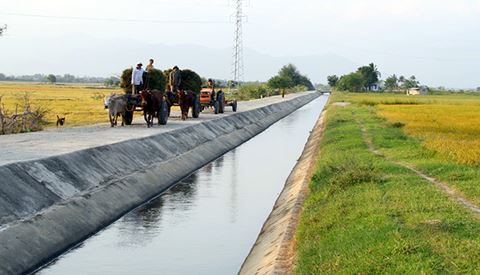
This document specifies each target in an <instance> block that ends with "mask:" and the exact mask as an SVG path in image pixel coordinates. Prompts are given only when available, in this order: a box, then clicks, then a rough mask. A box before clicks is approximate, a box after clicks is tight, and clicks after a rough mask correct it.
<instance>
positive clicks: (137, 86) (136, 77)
mask: <svg viewBox="0 0 480 275" xmlns="http://www.w3.org/2000/svg"><path fill="white" fill-rule="evenodd" d="M142 66H143V65H142V63H138V64H137V67H136V68H135V69H133V71H132V87H133V93H134V94H139V93H140V91H141V90H142V89H143V74H144V73H145V70H143V69H142Z"/></svg>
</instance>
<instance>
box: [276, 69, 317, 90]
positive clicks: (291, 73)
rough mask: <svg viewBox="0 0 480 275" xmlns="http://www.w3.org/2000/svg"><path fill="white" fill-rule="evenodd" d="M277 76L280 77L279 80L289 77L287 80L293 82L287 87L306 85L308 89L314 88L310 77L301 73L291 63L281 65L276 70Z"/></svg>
mask: <svg viewBox="0 0 480 275" xmlns="http://www.w3.org/2000/svg"><path fill="white" fill-rule="evenodd" d="M278 76H279V77H280V79H282V81H281V82H285V81H287V79H289V81H287V82H291V83H293V84H292V86H291V87H288V88H292V87H295V86H304V87H307V89H308V90H315V86H313V83H312V82H311V81H310V79H309V78H308V77H307V76H305V75H302V74H301V73H300V71H299V70H298V69H297V67H295V65H293V64H288V65H285V66H283V67H282V68H281V69H280V71H279V72H278ZM277 80H279V79H277Z"/></svg>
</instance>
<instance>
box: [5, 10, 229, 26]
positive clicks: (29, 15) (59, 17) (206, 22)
mask: <svg viewBox="0 0 480 275" xmlns="http://www.w3.org/2000/svg"><path fill="white" fill-rule="evenodd" d="M0 15H7V16H20V17H33V18H44V19H60V20H81V21H106V22H134V23H163V24H165V23H185V24H230V23H231V22H230V21H212V20H156V19H122V18H113V17H83V16H58V15H45V14H28V13H13V12H0Z"/></svg>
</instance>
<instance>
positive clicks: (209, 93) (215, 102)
mask: <svg viewBox="0 0 480 275" xmlns="http://www.w3.org/2000/svg"><path fill="white" fill-rule="evenodd" d="M200 105H201V106H202V108H201V109H202V111H203V110H204V109H206V108H213V109H214V111H215V114H218V113H220V114H223V112H224V111H225V106H232V111H234V112H236V111H237V105H238V103H237V101H236V100H227V99H226V98H225V93H224V92H223V91H222V90H219V91H218V92H214V90H213V89H212V88H203V89H202V90H201V91H200Z"/></svg>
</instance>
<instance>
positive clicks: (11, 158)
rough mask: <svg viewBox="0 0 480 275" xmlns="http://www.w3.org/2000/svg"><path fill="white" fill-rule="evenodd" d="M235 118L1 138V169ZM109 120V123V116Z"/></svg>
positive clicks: (254, 104) (243, 106)
mask: <svg viewBox="0 0 480 275" xmlns="http://www.w3.org/2000/svg"><path fill="white" fill-rule="evenodd" d="M303 94H305V93H300V94H289V95H286V96H285V99H282V98H281V97H280V96H273V97H268V98H264V99H259V100H252V101H245V102H239V105H238V109H239V112H244V111H248V110H252V109H256V108H260V107H263V106H267V105H270V104H273V103H276V102H279V101H282V100H289V99H293V98H295V97H297V96H299V95H303ZM231 114H233V112H232V111H231V108H230V107H227V108H226V112H225V113H224V114H219V115H215V114H213V113H212V112H209V111H206V112H204V113H201V114H200V118H198V119H189V120H187V121H182V120H181V119H180V114H179V113H175V112H172V117H170V118H169V120H168V124H167V125H165V126H157V125H155V126H154V127H152V128H147V127H146V124H145V122H144V120H143V117H140V116H139V114H136V116H137V118H136V119H135V121H134V123H133V125H132V126H128V127H117V128H111V127H110V125H109V123H102V124H95V125H92V126H86V127H73V128H59V129H57V128H52V129H48V130H45V131H42V132H35V133H26V134H17V135H5V136H0V165H5V164H9V163H15V162H20V161H29V160H35V159H41V158H46V157H50V156H55V155H62V154H66V153H71V152H74V151H78V150H82V149H87V148H91V147H97V146H102V145H107V144H113V143H118V142H122V141H125V140H129V139H137V138H143V137H148V136H152V135H157V134H159V133H164V132H168V131H172V130H175V129H179V128H182V127H186V126H189V125H192V124H197V123H201V122H203V121H206V120H211V119H215V118H219V117H222V116H229V115H231ZM105 118H106V120H107V114H106V113H105Z"/></svg>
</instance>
